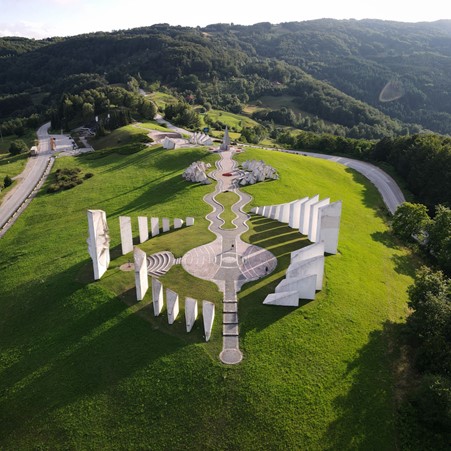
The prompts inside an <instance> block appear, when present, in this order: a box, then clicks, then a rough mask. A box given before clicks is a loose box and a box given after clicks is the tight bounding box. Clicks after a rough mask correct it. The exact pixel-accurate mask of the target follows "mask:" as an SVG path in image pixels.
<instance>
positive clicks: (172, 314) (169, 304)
mask: <svg viewBox="0 0 451 451" xmlns="http://www.w3.org/2000/svg"><path fill="white" fill-rule="evenodd" d="M166 308H167V310H168V323H169V324H174V321H175V320H176V318H177V315H178V314H179V295H178V294H177V293H176V292H175V291H172V290H170V289H169V288H166Z"/></svg>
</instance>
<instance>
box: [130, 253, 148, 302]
mask: <svg viewBox="0 0 451 451" xmlns="http://www.w3.org/2000/svg"><path fill="white" fill-rule="evenodd" d="M133 258H134V262H135V286H136V300H137V301H142V300H143V298H144V295H145V294H146V292H147V289H148V288H149V279H148V275H147V256H146V253H145V252H144V251H142V250H141V249H139V248H137V247H135V248H134V249H133Z"/></svg>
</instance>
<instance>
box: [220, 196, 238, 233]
mask: <svg viewBox="0 0 451 451" xmlns="http://www.w3.org/2000/svg"><path fill="white" fill-rule="evenodd" d="M215 199H216V200H217V201H218V202H219V203H220V204H222V205H223V206H224V211H223V212H222V213H221V215H220V218H221V219H222V220H223V221H224V224H223V226H222V228H223V229H234V228H235V226H234V225H233V224H232V221H233V220H234V219H235V218H236V215H235V213H233V212H232V205H234V204H236V203H237V202H238V201H239V199H240V198H239V197H238V195H237V194H235V193H234V192H232V191H227V192H222V193H219V194H217V195H216V196H215Z"/></svg>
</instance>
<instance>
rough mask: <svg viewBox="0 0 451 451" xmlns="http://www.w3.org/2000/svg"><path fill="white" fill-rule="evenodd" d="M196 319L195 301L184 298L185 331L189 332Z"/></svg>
mask: <svg viewBox="0 0 451 451" xmlns="http://www.w3.org/2000/svg"><path fill="white" fill-rule="evenodd" d="M196 319H197V300H196V299H193V298H189V297H187V298H185V322H186V331H187V332H191V329H192V328H193V326H194V323H195V322H196Z"/></svg>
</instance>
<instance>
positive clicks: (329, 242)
mask: <svg viewBox="0 0 451 451" xmlns="http://www.w3.org/2000/svg"><path fill="white" fill-rule="evenodd" d="M341 209H342V202H341V200H340V201H338V202H334V203H332V204H330V205H326V206H325V207H321V208H320V209H319V216H318V218H319V219H318V230H319V238H318V240H319V241H322V242H324V252H327V253H328V254H336V253H337V252H338V235H339V233H340V220H341Z"/></svg>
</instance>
